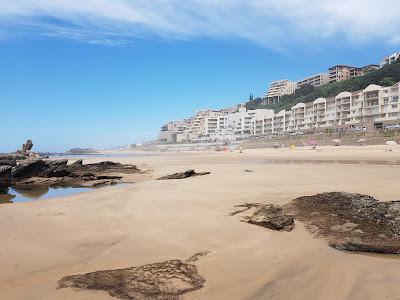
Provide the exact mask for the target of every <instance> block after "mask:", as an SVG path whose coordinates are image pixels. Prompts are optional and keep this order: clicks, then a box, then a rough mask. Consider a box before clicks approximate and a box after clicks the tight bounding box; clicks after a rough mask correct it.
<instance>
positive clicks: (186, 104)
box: [0, 0, 400, 152]
mask: <svg viewBox="0 0 400 300" xmlns="http://www.w3.org/2000/svg"><path fill="white" fill-rule="evenodd" d="M214 2H215V1H206V0H187V1H185V3H184V4H182V1H174V0H169V1H168V0H167V1H166V0H154V1H140V0H138V1H134V0H132V1H128V0H125V1H124V0H115V1H106V0H89V1H74V0H68V1H67V0H56V1H55V0H51V1H50V0H35V1H33V0H19V1H16V0H13V1H7V0H0V57H1V58H0V59H1V72H0V112H1V121H2V124H3V129H2V130H1V131H0V152H5V151H12V150H15V149H16V148H17V147H19V146H20V145H21V144H22V143H23V142H25V140H26V139H27V138H32V139H33V141H34V144H35V148H34V149H36V150H38V151H39V150H40V151H63V150H66V149H68V148H71V147H75V146H80V147H99V148H103V147H112V146H118V145H124V144H129V143H134V142H138V141H142V140H148V139H151V138H155V137H156V135H157V132H158V130H159V127H160V126H161V124H162V123H164V122H166V121H168V120H172V119H179V118H183V117H187V116H190V115H191V114H192V113H193V112H194V111H195V110H196V109H200V108H221V107H225V106H229V105H234V104H237V103H240V102H244V101H245V100H246V99H247V98H248V96H249V93H253V94H254V95H255V96H258V95H262V94H263V93H264V92H265V89H266V88H267V86H268V83H269V82H270V81H271V80H276V79H282V78H288V79H293V80H296V79H301V78H302V77H303V76H306V75H308V74H312V73H315V72H322V71H325V70H326V69H327V68H328V67H329V66H331V65H333V64H338V63H340V64H353V65H360V66H361V65H364V64H369V63H378V62H379V60H380V59H381V58H382V57H383V56H384V55H386V54H389V53H392V52H395V51H399V49H400V30H399V29H398V28H400V18H398V11H399V8H400V4H399V3H398V2H397V1H390V0H382V1H380V2H379V5H378V4H377V3H376V1H358V0H355V1H352V2H351V3H347V2H349V1H342V0H339V1H335V3H327V2H326V3H324V1H312V0H310V1H304V0H303V1H297V0H292V1H289V0H287V1H268V0H265V1H262V0H250V1H237V0H230V1H227V0H221V1H218V3H214ZM382 7H383V8H384V7H386V8H387V7H392V9H391V10H387V9H383V8H382ZM371 15H373V16H375V17H374V18H371Z"/></svg>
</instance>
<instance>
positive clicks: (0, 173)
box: [0, 166, 12, 193]
mask: <svg viewBox="0 0 400 300" xmlns="http://www.w3.org/2000/svg"><path fill="white" fill-rule="evenodd" d="M11 169H12V167H11V166H0V193H6V192H7V189H8V187H9V186H10V184H11Z"/></svg>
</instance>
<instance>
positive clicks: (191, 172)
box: [157, 170, 211, 180]
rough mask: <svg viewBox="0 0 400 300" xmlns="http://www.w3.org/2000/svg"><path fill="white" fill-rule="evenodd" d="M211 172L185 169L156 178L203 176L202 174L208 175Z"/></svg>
mask: <svg viewBox="0 0 400 300" xmlns="http://www.w3.org/2000/svg"><path fill="white" fill-rule="evenodd" d="M210 173H211V172H199V173H196V171H195V170H187V171H185V172H179V173H174V174H171V175H167V176H163V177H160V178H158V179H157V180H168V179H184V178H188V177H194V176H203V175H208V174H210Z"/></svg>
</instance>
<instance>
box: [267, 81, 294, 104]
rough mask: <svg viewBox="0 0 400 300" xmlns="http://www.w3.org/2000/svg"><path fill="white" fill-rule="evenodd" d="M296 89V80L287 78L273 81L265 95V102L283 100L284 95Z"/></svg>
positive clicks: (271, 102) (270, 102)
mask: <svg viewBox="0 0 400 300" xmlns="http://www.w3.org/2000/svg"><path fill="white" fill-rule="evenodd" d="M295 90H296V82H294V81H290V80H287V79H284V80H277V81H273V82H271V84H270V87H269V89H268V91H267V92H266V94H265V95H264V97H263V103H264V104H274V103H278V102H280V101H281V97H282V96H284V95H290V94H293V93H294V92H295Z"/></svg>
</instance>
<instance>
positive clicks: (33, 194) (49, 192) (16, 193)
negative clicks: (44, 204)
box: [0, 186, 90, 204]
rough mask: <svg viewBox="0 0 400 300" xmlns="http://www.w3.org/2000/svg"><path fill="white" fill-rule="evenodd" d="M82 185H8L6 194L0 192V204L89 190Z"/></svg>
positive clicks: (61, 195)
mask: <svg viewBox="0 0 400 300" xmlns="http://www.w3.org/2000/svg"><path fill="white" fill-rule="evenodd" d="M89 190H90V188H83V187H59V188H52V187H47V186H29V187H10V188H8V192H7V193H6V194H0V204H3V203H18V202H28V201H35V200H43V199H49V198H56V197H63V196H69V195H74V194H78V193H83V192H87V191H89Z"/></svg>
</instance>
